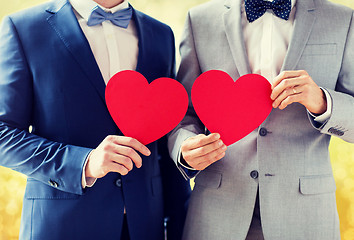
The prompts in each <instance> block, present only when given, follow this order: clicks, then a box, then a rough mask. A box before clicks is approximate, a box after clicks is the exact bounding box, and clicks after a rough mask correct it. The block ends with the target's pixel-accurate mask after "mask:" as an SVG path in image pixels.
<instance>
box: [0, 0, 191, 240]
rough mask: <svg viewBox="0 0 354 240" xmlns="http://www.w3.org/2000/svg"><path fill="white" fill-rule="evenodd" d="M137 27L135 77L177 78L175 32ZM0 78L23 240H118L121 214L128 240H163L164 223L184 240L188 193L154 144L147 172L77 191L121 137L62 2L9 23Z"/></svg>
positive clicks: (141, 18) (142, 19) (6, 161)
mask: <svg viewBox="0 0 354 240" xmlns="http://www.w3.org/2000/svg"><path fill="white" fill-rule="evenodd" d="M133 19H134V21H135V23H136V26H137V30H138V35H139V56H138V64H137V69H136V70H137V71H138V72H140V73H142V74H143V75H144V76H145V77H146V78H147V79H148V81H152V80H154V79H156V78H159V77H174V71H175V47H174V37H173V33H172V31H171V29H170V28H169V27H168V26H166V25H164V24H162V23H160V22H158V21H157V20H154V19H152V18H150V17H149V16H147V15H145V14H143V13H141V12H139V11H136V10H134V14H133ZM0 73H1V74H0V164H1V165H2V166H5V167H9V168H12V169H14V170H16V171H18V172H21V173H23V174H25V175H27V176H28V180H27V187H26V192H25V196H24V203H23V214H22V223H21V232H20V238H21V239H41V240H42V239H51V240H53V239H58V240H59V239H60V240H62V239H119V236H120V234H121V226H122V221H123V209H124V207H125V208H126V211H127V220H128V227H129V230H130V236H131V239H132V240H142V239H151V240H158V239H163V219H164V217H166V213H168V214H169V216H168V217H169V218H170V222H171V224H172V223H174V224H175V225H174V226H171V227H169V229H171V232H170V233H171V234H173V235H171V236H170V239H178V238H180V234H181V232H182V227H183V222H184V216H185V204H186V201H187V199H188V196H189V191H190V189H189V186H188V183H187V182H184V181H183V180H182V179H181V176H180V175H179V174H177V170H176V168H175V167H174V166H173V165H172V164H171V162H172V161H170V159H168V155H167V152H166V149H164V148H165V146H166V144H164V143H158V142H154V143H151V144H149V145H148V147H149V149H150V150H151V152H152V154H151V156H149V157H143V166H142V168H141V169H136V168H134V169H133V170H132V171H131V172H130V173H129V174H128V175H126V176H120V175H119V174H116V173H110V174H108V175H107V176H105V177H103V178H101V179H98V180H97V182H96V183H95V185H94V186H93V187H92V188H86V189H84V190H83V189H82V187H81V176H82V175H81V174H82V168H83V164H84V162H85V159H86V157H87V156H88V154H89V152H90V151H91V150H92V149H93V148H96V147H97V146H98V144H99V143H100V142H101V141H102V140H103V139H104V138H105V137H106V136H108V135H112V134H121V133H120V131H119V129H118V128H117V126H116V125H115V123H114V122H113V120H112V118H111V116H110V114H109V112H108V110H107V108H106V104H105V99H104V91H105V83H104V81H103V78H102V76H101V73H100V71H99V68H98V66H97V63H96V61H95V59H94V56H93V54H92V52H91V50H90V46H89V44H88V41H87V39H86V38H85V36H84V34H83V32H82V30H81V28H80V26H79V24H78V22H77V19H76V17H75V15H74V13H73V10H72V7H71V5H70V4H69V3H68V2H67V1H66V0H57V1H52V2H49V3H45V4H42V5H40V6H36V7H34V8H31V9H29V10H24V11H21V12H19V13H15V14H13V15H11V16H8V17H5V19H4V21H3V24H2V28H1V31H0ZM30 126H31V128H30ZM29 129H31V130H29ZM161 147H162V148H161ZM161 163H162V164H161ZM171 171H172V172H171ZM162 176H164V177H166V179H163V180H162ZM171 177H173V179H171ZM163 189H165V191H164V190H163ZM166 189H167V190H168V191H166ZM164 199H165V201H164ZM166 199H168V200H166Z"/></svg>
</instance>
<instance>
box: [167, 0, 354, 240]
mask: <svg viewBox="0 0 354 240" xmlns="http://www.w3.org/2000/svg"><path fill="white" fill-rule="evenodd" d="M241 4H242V1H241V0H233V1H232V0H226V1H225V0H213V1H210V2H207V3H205V4H203V5H200V6H198V7H195V8H193V9H191V10H190V11H189V14H188V17H187V22H186V25H185V32H184V36H183V38H182V42H181V46H180V52H181V57H182V60H181V66H180V69H179V71H178V75H177V79H178V80H179V81H181V82H182V83H183V85H184V86H185V87H186V89H187V91H188V93H189V94H190V91H191V87H192V85H193V82H194V80H195V79H196V78H197V77H198V76H199V75H200V74H201V73H203V72H205V71H208V70H212V69H219V70H223V71H225V72H227V73H228V74H229V75H230V76H231V77H232V78H233V79H234V80H235V81H236V80H237V79H238V78H239V77H240V76H242V75H245V74H248V73H251V70H250V66H249V64H248V58H247V53H246V50H245V45H244V40H243V33H242V25H241ZM352 18H353V10H352V9H349V8H347V7H344V6H340V5H336V4H333V3H331V2H329V1H327V0H297V3H296V15H295V25H294V31H293V35H292V40H291V42H290V45H289V47H288V52H287V55H286V58H285V61H284V64H283V67H282V70H306V71H307V72H308V73H309V75H310V76H311V77H312V79H313V80H314V81H315V82H316V83H317V85H319V86H320V87H323V88H325V89H326V90H327V91H328V92H329V93H330V96H331V98H332V102H333V106H332V115H331V116H330V118H329V119H328V121H326V122H325V123H324V124H322V125H321V124H318V123H316V122H314V121H313V119H312V118H311V117H310V116H308V114H307V111H306V109H305V107H304V106H303V105H301V104H299V103H296V104H291V105H290V106H288V107H287V108H286V109H284V110H279V109H273V110H272V112H271V113H270V115H269V116H268V118H267V119H266V120H265V121H264V122H263V123H262V124H261V126H260V127H259V128H257V129H256V130H255V131H253V132H251V133H250V134H249V135H248V136H246V137H245V138H243V139H242V140H240V141H238V142H237V143H235V144H233V145H231V146H229V147H228V150H227V151H226V155H225V157H224V158H223V159H221V160H220V161H218V162H216V163H214V164H212V165H210V166H209V167H208V168H206V169H205V170H203V171H200V172H199V173H198V175H197V176H196V178H195V188H194V190H193V192H192V196H191V200H190V204H189V210H188V214H187V220H186V225H185V230H184V235H183V236H184V237H183V239H188V240H189V239H190V240H208V239H218V240H224V239H228V240H230V239H235V240H241V239H245V237H246V235H247V232H248V229H249V225H250V223H251V219H252V213H253V210H254V204H255V199H256V195H257V189H258V188H259V201H260V213H261V220H262V228H263V233H264V237H265V239H266V240H299V239H303V240H305V239H308V240H326V239H328V240H333V239H340V236H339V220H338V214H337V207H336V199H335V189H336V186H335V181H334V178H333V173H332V168H331V163H330V157H329V152H328V145H329V142H330V138H331V136H332V135H334V136H337V137H340V138H342V139H343V140H345V141H348V142H354V121H353V119H354V108H353V106H354V98H353V97H352V96H353V95H354V64H353V62H354V26H353V24H352ZM251 95H252V93H250V96H251ZM240 117H242V116H240ZM240 128H242V126H240ZM200 133H205V126H203V124H202V123H201V122H200V120H199V119H198V117H197V116H196V114H195V112H194V110H193V107H192V104H190V107H189V110H188V112H187V115H186V117H185V118H184V119H183V121H182V122H181V123H180V125H179V126H178V127H177V128H176V129H175V130H174V131H173V132H172V134H171V135H170V136H169V149H170V154H171V156H172V158H173V159H174V160H175V161H177V159H178V156H179V154H180V147H181V144H182V142H183V141H184V140H185V139H187V138H188V137H191V136H195V135H196V134H200ZM179 168H180V170H181V171H182V172H183V171H185V169H183V168H182V167H181V166H180V165H179ZM252 171H258V178H256V177H255V175H252V174H250V173H251V172H252ZM251 175H252V176H253V178H252V176H251Z"/></svg>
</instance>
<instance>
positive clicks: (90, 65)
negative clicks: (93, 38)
mask: <svg viewBox="0 0 354 240" xmlns="http://www.w3.org/2000/svg"><path fill="white" fill-rule="evenodd" d="M47 12H49V13H52V15H51V16H50V17H48V19H47V21H48V23H49V24H50V25H51V26H52V28H53V29H54V31H55V32H56V34H57V35H58V37H59V38H60V39H61V41H62V42H63V44H64V45H65V46H66V48H67V49H68V51H69V52H70V53H71V55H72V57H73V58H75V59H76V61H77V63H78V64H79V65H80V67H81V69H82V70H83V71H84V72H85V74H86V75H87V78H88V79H90V81H91V83H92V84H93V85H94V87H95V88H96V90H97V91H98V94H99V95H100V97H101V98H102V100H103V101H104V102H105V87H106V86H105V83H104V80H103V77H102V74H101V72H100V70H99V67H98V65H97V63H96V60H95V58H94V56H93V53H92V51H91V48H90V45H89V43H88V41H87V39H86V37H85V35H84V33H83V32H82V30H81V27H80V25H79V23H78V21H77V19H76V16H75V14H74V12H73V10H72V7H71V5H70V4H69V2H68V1H67V0H58V1H53V8H50V9H47Z"/></svg>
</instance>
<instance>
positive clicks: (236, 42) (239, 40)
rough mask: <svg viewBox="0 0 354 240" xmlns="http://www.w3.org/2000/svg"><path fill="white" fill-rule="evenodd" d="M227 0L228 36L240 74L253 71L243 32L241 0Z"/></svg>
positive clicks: (225, 22)
mask: <svg viewBox="0 0 354 240" xmlns="http://www.w3.org/2000/svg"><path fill="white" fill-rule="evenodd" d="M234 2H235V3H232V4H231V1H230V0H226V1H225V7H226V11H225V13H224V15H223V21H224V27H225V33H226V37H227V40H228V43H229V46H230V49H231V54H232V57H233V59H234V62H235V65H236V68H237V70H238V73H239V75H240V76H242V75H245V74H248V73H250V72H251V68H250V66H249V62H248V57H247V54H246V47H245V43H244V38H243V32H242V22H241V19H242V18H241V0H235V1H234Z"/></svg>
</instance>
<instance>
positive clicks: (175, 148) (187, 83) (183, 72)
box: [168, 13, 205, 179]
mask: <svg viewBox="0 0 354 240" xmlns="http://www.w3.org/2000/svg"><path fill="white" fill-rule="evenodd" d="M194 44H195V43H194V38H193V29H192V24H191V19H190V13H188V16H187V21H186V23H185V29H184V33H183V36H182V41H181V44H180V54H181V64H180V67H179V70H178V73H177V80H178V81H179V82H181V83H182V84H183V86H184V87H185V88H186V90H187V93H188V96H189V106H188V110H187V113H186V116H185V117H184V119H183V120H182V121H181V123H180V124H179V125H178V126H177V127H176V128H175V129H174V130H173V131H172V132H171V133H170V135H169V138H168V148H169V153H170V156H171V157H172V159H173V160H174V161H175V163H176V164H177V166H178V168H179V169H180V171H181V173H182V174H183V176H184V177H185V178H186V179H189V178H192V177H194V176H195V175H196V174H197V173H198V171H190V170H188V169H186V168H184V167H183V166H182V165H181V164H179V163H178V159H179V158H180V148H181V145H182V143H183V141H184V140H186V139H187V138H189V137H192V136H196V135H198V134H201V133H205V127H204V125H203V124H202V122H201V121H200V120H199V118H198V116H197V114H196V113H195V111H194V109H193V106H192V101H191V89H192V86H193V83H194V80H195V79H196V78H197V77H198V76H199V75H200V74H201V70H200V67H199V61H198V57H197V53H196V50H195V45H194Z"/></svg>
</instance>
